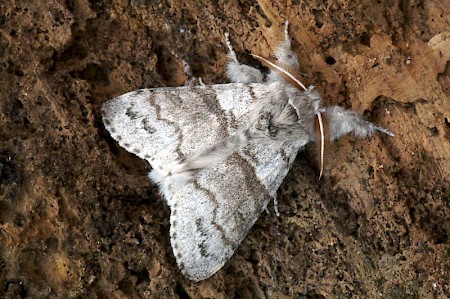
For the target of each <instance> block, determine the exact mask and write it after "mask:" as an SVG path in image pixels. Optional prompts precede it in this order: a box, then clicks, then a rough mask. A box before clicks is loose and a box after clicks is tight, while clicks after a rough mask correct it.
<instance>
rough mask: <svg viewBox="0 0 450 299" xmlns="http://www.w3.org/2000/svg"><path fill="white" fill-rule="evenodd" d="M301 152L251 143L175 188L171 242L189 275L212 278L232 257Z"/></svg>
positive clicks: (184, 270) (197, 277) (180, 264)
mask: <svg viewBox="0 0 450 299" xmlns="http://www.w3.org/2000/svg"><path fill="white" fill-rule="evenodd" d="M297 150H298V148H293V147H288V148H279V149H269V148H265V147H264V146H262V145H261V144H256V143H250V144H249V145H248V146H246V147H244V148H243V149H242V150H240V151H238V152H236V153H235V154H232V155H231V156H229V157H228V158H226V159H225V161H223V162H221V163H218V164H216V165H214V166H212V167H209V168H207V169H204V170H202V171H201V172H199V173H198V175H197V176H196V178H195V179H194V180H193V181H191V182H189V183H188V184H186V185H184V186H183V187H182V188H181V189H179V190H177V191H176V192H174V195H173V197H172V199H171V217H170V223H171V226H170V235H171V244H172V249H173V252H174V255H175V257H176V259H177V263H178V266H179V267H180V269H181V271H182V272H183V274H184V275H185V276H186V277H187V278H189V279H191V280H194V281H200V280H203V279H206V278H208V277H210V276H211V275H213V274H214V273H215V272H217V271H218V270H219V269H220V268H221V267H222V266H223V265H224V264H225V263H226V261H227V260H228V259H229V258H231V256H232V255H233V253H234V251H235V249H236V248H237V247H238V246H239V244H240V243H241V241H242V240H243V239H244V238H245V236H246V235H247V233H248V231H249V230H250V228H251V227H252V226H253V224H254V223H255V222H256V220H257V219H258V217H259V215H260V214H261V212H262V211H263V210H264V209H265V208H266V207H267V204H268V202H269V201H270V199H271V198H272V197H273V196H275V192H276V190H277V189H278V187H279V185H280V184H281V182H282V181H283V179H284V177H285V176H286V174H287V172H288V171H289V168H290V165H291V164H292V162H293V161H294V159H295V156H296V154H297Z"/></svg>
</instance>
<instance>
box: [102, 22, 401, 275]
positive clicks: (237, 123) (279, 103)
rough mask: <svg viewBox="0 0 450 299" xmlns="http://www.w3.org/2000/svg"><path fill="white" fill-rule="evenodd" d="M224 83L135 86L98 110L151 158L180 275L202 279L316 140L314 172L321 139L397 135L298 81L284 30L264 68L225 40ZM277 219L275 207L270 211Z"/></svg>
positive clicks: (119, 137)
mask: <svg viewBox="0 0 450 299" xmlns="http://www.w3.org/2000/svg"><path fill="white" fill-rule="evenodd" d="M226 44H227V46H228V49H229V54H228V57H229V62H228V64H227V76H228V78H229V79H230V80H231V81H232V82H233V83H230V84H216V85H210V86H205V85H199V86H185V87H167V88H153V89H141V90H137V91H133V92H129V93H127V94H124V95H122V96H119V97H117V98H114V99H112V100H110V101H108V102H107V103H105V104H104V105H103V107H102V114H103V121H104V125H105V128H106V129H107V130H108V131H109V133H110V134H111V136H112V137H113V138H114V139H115V140H116V141H117V142H118V143H119V145H120V146H122V147H123V148H124V149H126V150H127V151H129V152H131V153H133V154H135V155H137V156H138V157H140V158H142V159H145V160H147V161H148V162H149V163H150V165H151V167H152V168H153V169H152V170H151V172H150V173H149V175H148V176H149V178H150V179H151V180H152V181H153V182H154V183H156V184H157V185H158V186H159V190H160V192H161V194H162V195H163V196H164V198H165V200H166V202H167V204H168V206H169V207H170V211H171V215H170V241H171V245H172V249H173V254H174V255H175V258H176V261H177V264H178V266H179V268H180V270H181V272H182V273H183V274H184V275H185V276H186V277H187V278H188V279H190V280H193V281H200V280H203V279H206V278H209V277H210V276H211V275H213V274H214V273H216V272H217V271H218V270H219V269H220V268H221V267H222V266H223V265H224V264H225V263H226V262H227V260H228V259H230V257H231V256H232V255H233V253H234V251H235V250H236V248H237V247H238V246H239V244H240V243H241V241H242V240H243V239H244V238H245V236H246V235H247V233H248V231H249V230H250V228H251V227H252V226H253V224H254V223H255V222H256V220H257V219H258V217H259V215H260V214H261V212H262V211H263V210H265V209H266V208H267V205H268V203H269V201H270V200H271V199H272V200H274V203H275V208H276V191H277V189H278V187H279V186H280V184H281V182H282V181H283V179H284V177H285V176H286V174H287V172H288V171H289V168H290V167H291V165H292V163H293V162H294V159H295V157H296V155H297V152H298V151H299V150H300V149H301V148H302V147H303V146H305V144H307V143H309V142H316V143H317V144H318V148H319V152H320V157H321V158H320V161H321V167H320V173H321V174H322V170H323V153H324V148H325V146H326V144H327V142H329V141H332V140H334V139H337V138H339V137H340V136H342V135H345V134H348V133H353V134H354V135H355V136H357V137H361V138H363V137H368V136H371V135H372V134H373V133H374V132H377V131H379V132H381V133H384V134H388V135H390V136H394V135H393V134H392V133H391V132H390V131H388V130H386V129H383V128H381V127H378V126H376V125H374V124H372V123H370V122H368V121H366V120H364V119H363V118H362V117H361V116H360V115H359V114H357V113H355V112H353V111H351V110H344V109H343V108H341V107H339V106H333V107H324V106H323V104H322V98H321V97H320V95H319V94H318V93H317V92H316V91H315V90H314V87H313V86H309V87H305V86H304V85H303V84H302V83H301V81H300V80H299V75H298V71H299V62H298V60H297V56H296V55H295V54H294V52H293V51H292V49H291V39H290V37H289V34H288V24H287V23H286V26H285V38H284V41H283V42H282V43H281V44H280V46H279V47H278V48H277V50H276V51H275V53H274V56H275V58H276V60H270V59H266V58H262V57H260V56H256V55H255V57H256V58H258V59H260V60H261V61H262V62H263V63H265V64H267V66H268V67H269V73H268V74H267V75H264V74H263V73H262V72H261V71H260V70H258V69H256V68H254V67H251V66H248V65H245V64H241V63H239V61H238V60H237V58H236V54H235V52H234V50H233V48H232V46H231V44H230V42H229V38H228V35H226ZM275 211H276V212H277V214H278V211H277V210H276V209H275Z"/></svg>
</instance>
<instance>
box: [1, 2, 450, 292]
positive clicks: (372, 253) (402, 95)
mask: <svg viewBox="0 0 450 299" xmlns="http://www.w3.org/2000/svg"><path fill="white" fill-rule="evenodd" d="M200 2H201V1H177V0H173V1H148V2H146V1H133V0H131V1H127V0H125V1H124V0H122V1H92V2H88V1H87V0H67V1H58V0H50V1H39V2H38V1H14V0H6V1H2V2H1V3H0V78H1V80H0V91H1V92H0V98H1V101H0V120H1V123H0V297H2V298H3V297H5V298H25V297H30V298H43V297H48V298H74V297H79V298H85V297H90V298H111V297H113V298H161V297H164V298H177V297H180V298H188V297H191V298H205V297H208V298H211V297H215V298H229V297H241V298H250V297H255V298H264V297H267V298H291V297H298V298H348V297H356V298H447V297H449V296H450V286H449V283H448V282H449V281H450V271H449V269H450V240H449V234H450V216H449V215H450V186H449V182H450V101H449V97H450V62H449V61H450V17H449V16H450V3H449V1H448V0H437V1H414V0H409V1H408V0H406V1H399V2H392V1H387V0H380V1H376V2H374V1H371V0H363V1H350V0H341V1H335V2H333V3H331V1H330V2H328V1H319V0H312V1H287V4H286V3H285V2H284V1H272V0H270V1H269V0H260V1H259V2H258V3H255V2H253V1H247V2H243V1H240V2H236V1H211V2H208V3H200ZM286 19H287V20H289V21H290V22H291V30H290V31H291V35H292V36H293V38H294V47H295V48H296V49H297V53H298V55H299V59H300V62H301V64H302V66H301V69H302V72H303V73H304V74H305V78H306V81H308V82H309V83H313V84H315V85H316V86H317V88H318V90H319V91H320V92H321V94H322V95H323V97H324V98H325V99H326V101H328V103H330V104H331V103H333V104H340V105H343V106H346V107H348V108H350V107H351V108H353V109H354V110H358V111H361V112H362V113H365V114H366V116H367V118H368V119H369V120H371V121H374V122H376V123H378V124H380V125H382V126H385V127H388V128H389V129H391V130H392V131H394V132H395V133H396V134H397V137H396V138H388V137H380V136H376V137H374V138H372V139H371V140H367V141H363V142H361V141H358V140H355V139H352V138H351V137H348V138H343V139H341V140H339V141H338V142H336V143H334V144H333V147H332V149H331V150H330V158H329V162H328V171H327V173H326V176H325V177H324V178H323V179H322V180H320V181H318V179H317V169H316V167H315V166H314V163H313V162H311V161H312V160H313V157H314V146H311V147H308V148H307V149H306V151H304V152H301V153H300V154H299V155H298V157H297V161H296V162H295V163H294V167H293V169H292V170H291V172H290V173H289V175H288V177H287V178H286V180H285V182H284V183H283V185H282V187H281V188H280V190H279V192H278V195H279V205H280V211H281V214H282V215H281V217H280V218H277V217H276V216H275V214H274V213H273V212H271V213H270V214H263V215H262V216H261V217H260V220H259V221H258V222H257V224H256V225H255V227H254V228H253V229H252V231H251V232H250V234H249V235H248V237H247V238H246V239H245V240H244V242H243V243H242V245H241V247H240V248H239V249H238V251H237V253H236V254H235V256H234V257H233V258H232V259H231V260H230V261H229V262H228V263H227V265H226V266H225V267H224V268H223V269H222V270H221V271H219V272H218V273H217V274H216V275H215V276H213V277H212V278H211V279H209V280H206V281H204V282H201V283H193V282H190V281H188V280H186V279H184V278H183V277H182V276H181V274H180V272H179V271H178V269H177V267H176V264H175V259H174V257H173V255H172V252H171V249H170V245H169V234H168V231H169V220H168V214H169V211H168V208H167V207H166V205H165V203H164V202H163V200H162V199H161V197H160V196H159V195H158V194H157V192H156V188H155V187H154V186H152V185H151V184H150V182H149V181H148V179H147V177H146V173H147V171H148V166H147V165H146V163H145V162H144V161H141V160H140V159H138V158H136V157H134V156H133V155H130V154H128V153H126V152H125V151H124V150H122V149H120V148H119V147H118V146H117V145H116V144H115V143H114V142H113V141H112V139H111V138H110V137H109V136H108V134H106V132H105V129H104V128H103V126H102V124H101V120H100V113H99V108H100V106H101V104H102V103H103V102H105V101H106V100H107V99H109V98H112V97H114V96H117V95H120V94H122V93H125V92H127V91H131V90H134V89H137V88H142V87H156V86H176V85H183V84H184V83H185V82H186V81H187V78H186V76H185V75H184V69H183V60H185V61H187V62H188V63H189V64H190V65H191V67H192V71H193V75H194V76H196V77H201V78H202V79H203V81H204V82H206V83H223V82H225V70H224V64H225V62H226V47H225V46H224V43H223V34H224V32H225V31H229V32H230V35H231V40H232V42H233V44H234V46H235V49H236V51H237V52H238V54H239V59H241V60H242V61H245V62H247V63H252V64H255V65H257V62H256V61H254V60H252V59H251V58H250V57H249V55H248V53H250V52H252V53H256V54H262V55H267V54H269V53H271V52H272V50H273V49H274V47H275V46H277V45H278V42H279V40H280V39H281V38H282V36H283V34H282V33H283V26H282V24H283V22H284V20H286Z"/></svg>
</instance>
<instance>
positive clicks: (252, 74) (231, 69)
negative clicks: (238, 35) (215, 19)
mask: <svg viewBox="0 0 450 299" xmlns="http://www.w3.org/2000/svg"><path fill="white" fill-rule="evenodd" d="M225 42H226V44H227V47H228V63H227V77H228V79H230V81H231V82H235V83H244V84H248V83H262V82H263V79H264V75H263V74H262V73H261V71H260V70H258V69H256V68H254V67H251V66H249V65H245V64H242V63H240V62H239V61H238V60H237V57H236V52H234V50H233V47H232V46H231V43H230V36H229V34H228V32H227V33H225Z"/></svg>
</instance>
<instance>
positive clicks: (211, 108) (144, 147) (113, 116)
mask: <svg viewBox="0 0 450 299" xmlns="http://www.w3.org/2000/svg"><path fill="white" fill-rule="evenodd" d="M257 85H258V84H257ZM251 88H252V87H250V86H246V85H243V84H238V83H231V84H217V85H212V86H196V87H174V88H155V89H143V90H138V91H133V92H130V93H127V94H124V95H122V96H120V97H117V98H114V99H112V100H110V101H109V102H107V103H106V104H104V105H103V108H102V110H103V119H104V123H105V127H106V129H107V130H108V131H109V132H110V134H111V136H112V137H113V138H114V139H115V140H116V141H117V142H118V143H119V144H120V146H122V147H123V148H125V149H126V150H127V151H129V152H131V153H134V154H136V155H137V156H138V157H140V158H142V159H146V160H147V161H149V162H150V164H151V165H152V167H155V166H160V167H161V166H164V165H167V164H170V163H171V162H173V161H175V160H178V159H181V158H183V157H186V156H187V155H189V154H190V153H192V152H193V151H195V150H197V149H199V148H200V147H207V146H211V145H213V144H215V143H217V142H219V141H221V140H223V139H224V138H226V137H228V136H229V135H230V134H232V133H234V132H235V131H236V130H237V128H239V127H241V126H242V123H241V121H242V119H243V117H242V116H243V115H244V114H245V113H247V112H248V111H249V109H250V106H251V104H252V101H253V98H252V92H251Z"/></svg>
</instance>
